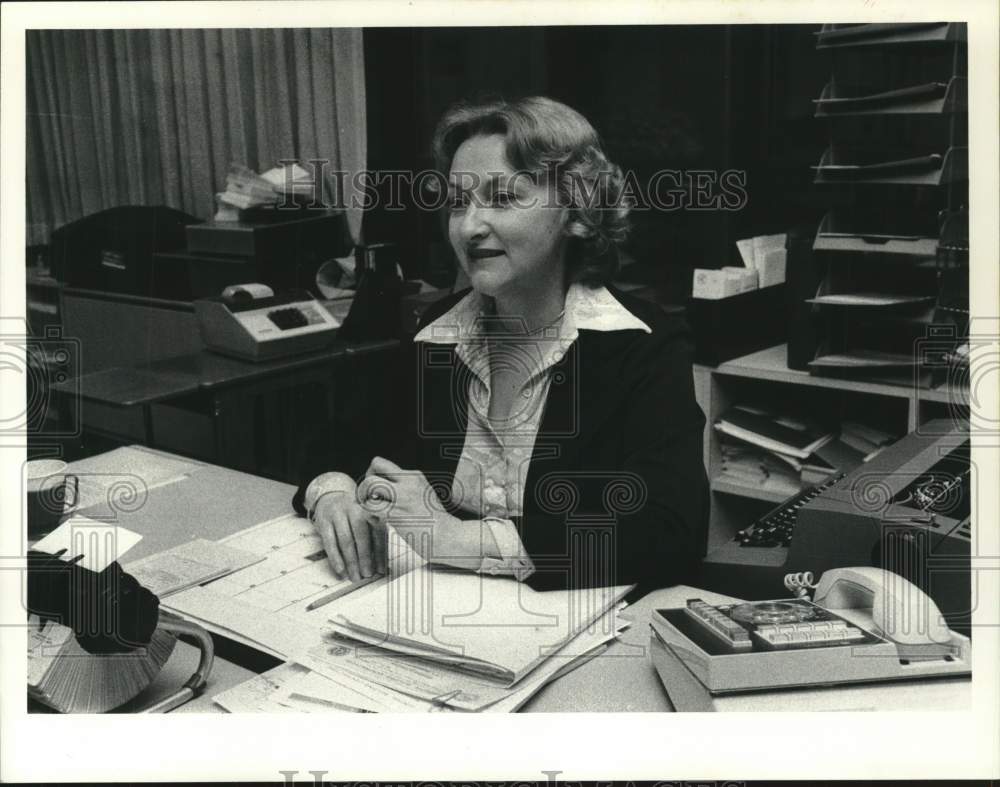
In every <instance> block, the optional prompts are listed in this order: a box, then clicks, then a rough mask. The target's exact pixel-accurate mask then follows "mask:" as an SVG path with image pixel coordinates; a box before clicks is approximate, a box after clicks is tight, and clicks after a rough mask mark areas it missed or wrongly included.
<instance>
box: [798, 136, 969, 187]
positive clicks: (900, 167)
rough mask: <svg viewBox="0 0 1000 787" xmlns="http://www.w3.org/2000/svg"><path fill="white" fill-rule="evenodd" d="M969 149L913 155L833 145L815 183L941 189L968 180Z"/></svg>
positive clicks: (826, 154)
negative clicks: (896, 185) (948, 184)
mask: <svg viewBox="0 0 1000 787" xmlns="http://www.w3.org/2000/svg"><path fill="white" fill-rule="evenodd" d="M968 153H969V151H968V148H964V147H955V148H949V149H948V150H947V151H946V152H945V153H944V154H943V155H942V154H941V153H924V154H922V155H913V151H907V150H902V149H891V148H890V149H887V148H881V147H870V148H858V147H850V146H844V145H837V144H834V145H831V146H830V147H829V148H827V149H826V150H825V151H824V153H823V158H822V160H821V161H820V163H819V165H818V166H814V167H813V169H814V170H815V171H816V178H815V180H814V182H815V183H888V184H899V185H913V186H939V185H941V184H943V183H952V182H955V181H960V180H967V179H968V177H969V161H968Z"/></svg>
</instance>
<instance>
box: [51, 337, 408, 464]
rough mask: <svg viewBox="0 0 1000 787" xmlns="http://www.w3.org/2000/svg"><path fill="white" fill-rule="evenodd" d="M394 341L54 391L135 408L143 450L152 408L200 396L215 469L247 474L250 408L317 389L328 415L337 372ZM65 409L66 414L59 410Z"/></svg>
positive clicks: (119, 374)
mask: <svg viewBox="0 0 1000 787" xmlns="http://www.w3.org/2000/svg"><path fill="white" fill-rule="evenodd" d="M398 347H399V341H398V340H396V339H388V340H377V341H367V342H351V343H348V342H343V341H336V342H334V343H333V344H332V345H331V346H330V347H329V348H327V349H325V350H322V351H320V352H314V353H306V354H302V355H292V356H288V357H286V358H278V359H275V360H272V361H264V362H260V363H252V362H250V361H242V360H239V359H235V358H227V357H225V356H222V355H217V354H215V353H211V352H208V351H203V352H198V353H191V354H187V355H179V356H175V357H171V358H163V359H160V360H156V361H152V362H151V363H148V364H144V365H142V366H119V367H113V368H110V369H102V370H100V371H96V372H91V373H90V374H85V375H82V376H81V377H77V378H74V379H71V380H67V381H65V382H63V383H57V384H55V385H53V386H52V390H53V392H55V393H56V394H59V395H61V396H78V397H80V399H82V400H84V401H89V402H95V403H98V404H101V405H106V406H110V407H113V408H130V407H141V408H142V414H143V431H144V437H143V439H144V442H145V444H146V445H148V446H155V445H156V443H157V440H156V435H155V433H154V429H153V411H152V406H153V405H154V404H159V403H164V402H169V401H171V400H176V399H178V398H179V397H183V396H187V395H190V394H196V393H202V394H205V395H207V396H208V397H209V399H210V401H211V420H212V445H213V451H214V456H213V459H214V461H216V462H218V463H219V464H221V465H225V466H226V467H233V468H238V469H243V470H250V469H254V468H253V466H252V457H253V446H252V442H251V439H252V437H253V430H252V429H248V428H247V424H248V423H251V424H252V423H253V400H254V397H256V396H259V395H261V394H265V393H269V392H273V391H283V390H289V389H292V388H295V387H297V386H303V385H307V384H309V383H311V382H318V383H320V384H322V385H324V386H325V387H326V390H327V391H328V392H329V393H328V397H327V398H328V401H327V407H328V408H329V412H331V413H332V412H333V408H334V396H335V394H334V391H335V383H336V374H335V369H336V367H337V366H339V365H340V364H342V363H344V362H347V361H349V360H351V359H354V358H359V357H362V356H366V355H371V354H374V353H385V352H391V351H393V350H395V349H397V348H398ZM63 409H66V408H63ZM285 448H286V456H285V457H284V463H283V467H284V469H285V470H286V471H293V470H294V466H293V462H294V458H293V457H292V456H291V455H290V448H289V447H288V446H285Z"/></svg>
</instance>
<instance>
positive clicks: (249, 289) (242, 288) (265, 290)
mask: <svg viewBox="0 0 1000 787" xmlns="http://www.w3.org/2000/svg"><path fill="white" fill-rule="evenodd" d="M241 292H245V293H246V294H247V295H249V296H250V297H251V298H254V299H257V298H272V297H274V290H272V289H271V288H270V287H268V286H267V285H266V284H256V283H250V284H230V285H229V286H228V287H226V289H224V290H223V291H222V297H223V298H232V297H233V296H234V295H236V294H238V293H241Z"/></svg>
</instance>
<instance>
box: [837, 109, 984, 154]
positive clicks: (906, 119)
mask: <svg viewBox="0 0 1000 787" xmlns="http://www.w3.org/2000/svg"><path fill="white" fill-rule="evenodd" d="M818 122H821V123H825V125H826V126H827V129H828V131H829V143H828V144H830V145H832V146H833V147H834V148H836V149H838V150H846V151H867V150H871V151H872V153H873V154H876V153H877V154H879V157H880V158H870V159H869V160H868V161H866V162H865V163H872V162H876V161H879V160H882V161H892V160H894V159H908V158H917V157H919V156H924V155H928V154H931V153H938V154H941V155H942V156H943V155H944V154H945V153H946V152H947V150H948V149H949V148H951V147H966V146H967V140H968V122H967V119H966V117H965V115H964V114H952V115H915V114H897V115H887V114H876V113H869V114H863V115H844V116H839V115H838V116H836V117H830V118H828V119H826V120H825V121H818Z"/></svg>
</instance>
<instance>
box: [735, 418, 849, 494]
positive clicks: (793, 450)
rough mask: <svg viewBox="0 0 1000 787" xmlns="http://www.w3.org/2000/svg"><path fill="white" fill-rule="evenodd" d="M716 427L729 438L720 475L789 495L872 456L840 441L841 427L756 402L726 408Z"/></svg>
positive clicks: (740, 482)
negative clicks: (772, 409)
mask: <svg viewBox="0 0 1000 787" xmlns="http://www.w3.org/2000/svg"><path fill="white" fill-rule="evenodd" d="M715 429H716V430H717V431H718V432H720V433H721V434H722V435H723V436H724V438H725V439H726V440H727V441H728V442H723V443H722V445H721V452H722V472H721V473H720V474H719V476H718V477H719V478H720V479H722V480H729V481H732V482H733V483H736V484H740V485H743V486H761V487H763V488H766V489H769V490H771V491H774V492H778V493H781V494H785V493H787V494H788V495H789V496H790V495H792V494H795V493H796V492H798V491H799V490H800V489H801V488H802V485H803V484H818V483H821V482H822V481H824V480H825V479H827V478H828V477H829V476H830V475H831V474H833V473H835V472H837V471H844V472H849V471H850V470H853V469H854V468H855V467H857V466H858V465H860V464H861V463H862V462H864V461H866V459H867V458H869V457H867V456H866V454H865V452H862V451H859V450H856V449H855V448H854V446H852V445H851V444H850V443H849V442H848V441H846V440H841V439H840V438H839V437H838V436H837V432H836V430H831V429H827V428H825V427H822V426H819V425H817V424H812V423H808V422H806V421H802V420H798V419H796V418H793V417H790V416H780V415H775V414H773V413H771V412H769V411H767V410H766V409H763V408H758V407H754V406H752V405H746V404H742V405H736V406H734V407H731V408H730V409H728V410H726V412H724V413H723V414H722V416H721V417H720V418H719V420H718V421H717V422H716V423H715Z"/></svg>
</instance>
